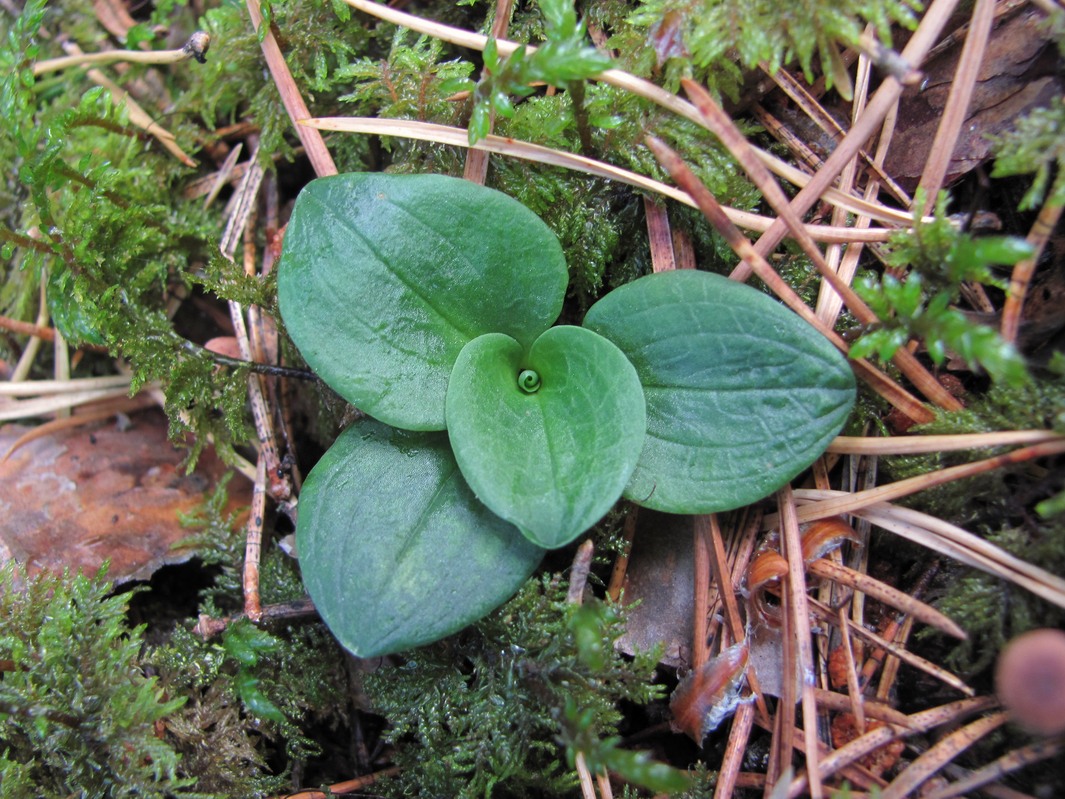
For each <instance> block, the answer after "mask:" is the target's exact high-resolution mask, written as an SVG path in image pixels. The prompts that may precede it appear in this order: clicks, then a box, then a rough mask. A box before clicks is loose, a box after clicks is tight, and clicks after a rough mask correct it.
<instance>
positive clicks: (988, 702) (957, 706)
mask: <svg viewBox="0 0 1065 799" xmlns="http://www.w3.org/2000/svg"><path fill="white" fill-rule="evenodd" d="M996 704H997V702H996V700H995V699H994V698H993V697H989V696H982V697H977V698H973V699H961V700H958V701H957V702H951V703H949V704H946V705H940V706H939V707H934V708H931V709H930V710H924V711H921V712H920V713H914V714H913V715H911V716H909V717H908V719H907V723H908V725H909V726H907V727H902V726H898V727H896V726H894V725H889V726H886V727H877V728H876V729H875V730H870V731H869V732H867V733H866V734H865V735H863V736H861V737H860V738H855V739H854V740H853V741H850V742H849V743H847V744H845V745H844V746H841V747H839V748H838V749H836V750H834V751H833V752H831V753H829V754H827V755H825V756H824V757H822V758H821V764H820V777H821V779H822V780H827V779H828V778H829V777H831V776H832V775H833V774H836V773H837V772H839V771H840V770H841V769H842V768H843V767H844V766H848V765H851V764H853V763H855V762H856V761H858V760H860V759H861V758H863V757H865V756H866V755H867V754H869V753H870V752H873V751H875V750H877V749H879V748H880V747H881V746H884V745H885V744H888V743H891V742H892V741H894V740H895V739H897V738H906V737H909V736H911V735H915V734H917V733H920V732H926V731H927V730H930V729H933V728H935V727H939V726H942V725H944V724H951V723H955V722H957V721H960V720H961V719H963V718H965V717H966V716H971V715H973V714H974V713H980V712H983V711H984V710H989V709H991V708H993V707H995V705H996ZM806 786H807V777H806V775H805V774H801V775H799V776H798V777H797V778H796V779H795V780H793V781H792V783H791V785H790V787H789V788H788V799H796V798H797V797H799V796H801V795H802V793H803V791H805V790H806Z"/></svg>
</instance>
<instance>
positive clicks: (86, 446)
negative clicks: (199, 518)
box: [0, 411, 251, 583]
mask: <svg viewBox="0 0 1065 799" xmlns="http://www.w3.org/2000/svg"><path fill="white" fill-rule="evenodd" d="M121 428H122V429H120V425H117V424H115V423H114V422H107V423H99V422H98V423H93V424H91V425H87V426H84V427H79V428H75V429H73V430H61V431H57V432H55V433H54V434H52V435H48V436H44V437H42V438H38V439H35V440H33V441H30V442H29V443H27V444H25V445H24V446H22V447H20V448H18V449H17V450H15V452H14V453H12V455H11V457H10V458H9V459H8V460H7V461H6V462H4V463H3V464H0V511H2V512H3V516H4V526H3V528H2V529H0V564H6V563H7V562H9V561H11V560H15V561H17V562H18V563H20V564H22V565H23V566H24V567H25V568H26V570H27V571H28V572H29V573H31V574H33V573H37V572H39V571H43V570H53V571H61V570H63V569H66V568H70V569H71V570H77V569H83V570H85V571H86V572H95V571H96V570H97V569H99V568H100V566H101V565H102V564H103V563H104V561H106V560H110V562H111V565H110V568H109V570H108V578H109V579H111V580H114V581H115V582H119V583H121V582H126V581H129V580H142V579H147V578H148V577H149V576H151V574H152V572H154V571H155V570H156V569H158V568H159V567H161V566H164V565H167V564H173V563H182V562H184V561H186V560H188V559H189V558H190V557H192V556H193V555H194V554H195V552H194V551H193V550H192V549H190V548H175V544H178V543H179V542H180V541H181V540H182V539H185V538H188V537H189V535H190V534H191V533H190V531H189V530H188V529H185V528H182V526H181V525H180V523H179V522H178V513H179V512H189V511H192V510H193V509H195V507H196V506H197V505H199V504H201V503H202V502H203V500H204V496H205V495H206V494H207V493H209V492H210V491H211V490H213V489H214V487H215V486H216V485H217V484H218V481H219V480H220V479H221V478H222V476H223V475H224V474H225V472H226V467H225V465H224V464H222V463H221V462H220V461H219V460H218V458H217V457H215V455H214V453H213V452H211V451H209V450H205V451H204V453H203V455H202V456H201V457H200V460H199V463H198V464H197V467H196V470H195V471H194V472H193V473H192V474H186V473H185V466H184V463H183V461H184V457H185V453H184V452H183V451H182V450H180V449H177V448H176V447H175V446H174V445H173V444H171V443H170V442H169V441H168V440H167V424H166V420H165V418H164V417H163V416H162V414H160V413H158V412H156V411H151V412H146V413H139V414H137V415H135V416H134V417H132V423H131V424H129V425H128V426H126V425H122V426H121ZM27 429H28V428H26V427H24V426H21V425H5V426H4V427H2V428H0V450H6V449H7V448H8V447H9V446H10V445H11V444H12V442H14V441H15V440H16V439H17V438H18V437H19V436H21V435H22V434H23V433H25V432H26V430H27ZM229 494H230V503H231V507H234V508H235V507H237V506H241V505H247V504H248V503H249V502H250V499H251V490H250V486H249V485H248V484H247V481H245V480H244V479H243V478H238V479H236V480H234V481H232V482H231V483H230V485H229Z"/></svg>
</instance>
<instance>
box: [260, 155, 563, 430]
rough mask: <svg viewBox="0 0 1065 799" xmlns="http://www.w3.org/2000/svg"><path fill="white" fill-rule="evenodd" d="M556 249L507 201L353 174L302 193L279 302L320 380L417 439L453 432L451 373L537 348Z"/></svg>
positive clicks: (416, 178)
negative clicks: (514, 345) (515, 346)
mask: <svg viewBox="0 0 1065 799" xmlns="http://www.w3.org/2000/svg"><path fill="white" fill-rule="evenodd" d="M568 279H569V273H568V271H567V268H566V262H565V259H564V256H563V254H562V248H561V247H560V245H559V243H558V240H557V239H556V238H555V235H554V234H553V233H552V232H551V230H550V228H548V227H547V225H545V224H544V223H543V222H542V221H541V220H540V219H539V217H537V216H536V215H535V214H533V213H532V211H530V210H529V209H527V208H526V207H525V206H523V205H522V204H521V203H519V202H518V201H517V200H514V199H512V198H510V197H508V196H507V195H505V194H502V193H501V192H498V191H494V190H492V189H487V188H484V187H483V186H477V185H475V184H473V183H471V182H469V181H467V180H460V179H458V178H449V177H445V176H442V175H382V174H370V173H366V174H349V175H336V176H333V177H327V178H320V179H318V180H314V181H312V182H311V183H310V184H308V185H307V187H306V188H304V189H303V191H302V192H300V195H299V197H298V198H297V200H296V205H295V208H294V209H293V211H292V218H291V220H290V221H289V224H288V229H287V231H286V233H285V245H284V254H283V258H282V259H281V264H280V266H279V273H278V287H277V288H278V302H279V304H280V308H281V315H282V317H284V320H285V326H286V327H287V329H288V332H289V335H290V336H291V337H292V340H293V341H294V342H295V343H296V346H297V347H299V350H300V353H301V354H302V355H303V357H304V359H305V360H306V361H307V363H308V364H309V365H310V366H311V368H312V369H314V371H315V372H316V373H317V374H318V375H319V376H320V377H321V378H322V379H323V380H324V381H325V382H326V383H328V384H329V386H330V387H331V388H332V389H333V390H334V391H336V392H338V393H339V394H340V395H341V396H343V397H344V398H345V399H347V400H348V401H349V402H351V403H353V404H354V405H356V406H357V407H359V408H361V409H362V410H364V411H365V412H366V413H368V414H370V415H372V416H374V417H375V418H377V419H380V420H381V421H383V422H387V423H388V424H391V425H394V426H396V427H402V428H405V429H408V430H442V429H443V428H444V393H445V391H446V389H447V380H448V376H449V375H450V374H451V367H452V365H453V364H454V362H455V358H456V357H458V354H459V351H460V350H461V349H462V348H463V346H465V345H466V343H467V342H468V341H470V340H471V339H474V338H476V337H477V336H480V335H482V334H484V333H490V332H499V333H506V334H508V335H510V336H512V337H514V338H515V339H517V340H519V341H521V342H523V343H525V344H531V343H532V341H533V340H534V339H535V338H536V337H537V336H538V335H539V334H540V333H542V332H543V331H544V330H545V329H546V328H547V327H548V326H549V325H551V324H552V323H553V322H554V321H555V319H556V318H557V317H558V314H559V312H560V310H561V308H562V300H563V298H564V296H565V292H566V284H567V281H568Z"/></svg>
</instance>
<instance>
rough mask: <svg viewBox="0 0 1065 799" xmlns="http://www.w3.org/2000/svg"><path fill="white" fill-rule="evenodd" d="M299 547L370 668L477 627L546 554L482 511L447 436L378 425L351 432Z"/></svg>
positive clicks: (316, 585) (332, 454) (300, 530)
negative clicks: (379, 659)
mask: <svg viewBox="0 0 1065 799" xmlns="http://www.w3.org/2000/svg"><path fill="white" fill-rule="evenodd" d="M296 547H297V550H298V552H299V559H300V569H301V571H302V573H303V582H304V585H305V586H306V587H307V591H308V593H309V594H310V595H311V599H313V600H314V604H315V607H316V608H317V609H318V612H319V613H320V614H321V616H322V619H323V620H324V621H325V623H326V624H327V625H328V626H329V629H330V630H332V632H333V634H334V635H335V636H336V637H337V640H339V641H340V643H341V644H343V645H344V647H346V648H347V649H348V650H350V651H351V652H352V653H354V654H355V655H358V656H360V657H373V656H376V655H383V654H387V653H390V652H398V651H401V650H404V649H409V648H411V647H414V646H419V645H421V644H425V643H429V642H431V641H435V640H437V639H439V638H442V637H444V636H445V635H449V634H451V633H453V632H456V631H457V630H459V629H461V628H462V627H465V626H466V625H467V624H469V623H471V622H473V621H476V620H477V619H479V618H481V617H482V616H484V615H485V614H486V613H488V612H489V611H491V610H493V609H494V608H496V607H497V606H499V605H500V604H502V603H503V602H504V601H505V600H506V599H508V598H509V597H510V596H511V595H512V594H513V593H514V592H515V591H516V590H517V589H518V588H519V587H520V586H521V584H522V583H523V582H524V581H525V580H526V579H527V578H528V577H529V575H530V574H532V572H533V569H535V568H536V565H537V564H538V563H539V562H540V558H541V557H542V555H543V550H541V549H540V548H539V547H536V546H533V545H532V544H531V543H529V541H527V540H526V539H525V538H524V537H523V536H522V535H521V533H520V532H519V531H518V530H517V528H515V527H514V526H513V525H510V524H508V523H507V522H505V521H503V520H502V519H500V518H499V517H498V516H496V515H495V514H494V513H492V512H491V511H490V510H488V508H486V507H485V506H484V505H482V504H481V503H480V502H478V501H477V499H476V497H474V495H473V492H472V491H470V488H469V486H467V485H466V481H465V480H463V478H462V475H461V473H460V472H459V469H458V466H457V465H456V463H455V459H454V457H453V456H452V454H451V448H450V446H448V441H447V436H446V435H444V434H443V433H410V432H406V431H400V430H393V429H389V428H387V427H385V426H384V425H380V424H377V423H376V422H373V421H371V420H363V421H361V422H357V423H356V424H354V425H352V426H351V427H349V428H348V429H347V430H345V431H344V433H343V434H342V435H341V436H340V437H339V438H338V439H337V440H336V443H334V444H333V446H332V447H331V448H330V449H329V451H328V452H326V454H325V456H324V457H323V458H322V459H321V460H320V461H319V462H318V464H317V465H316V466H315V467H314V469H312V470H311V473H310V474H309V475H308V476H307V480H306V482H305V483H304V485H303V491H302V493H301V494H300V504H299V523H298V525H297V527H296Z"/></svg>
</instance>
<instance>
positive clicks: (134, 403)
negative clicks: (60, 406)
mask: <svg viewBox="0 0 1065 799" xmlns="http://www.w3.org/2000/svg"><path fill="white" fill-rule="evenodd" d="M155 405H156V402H155V400H154V399H153V398H152V397H149V396H146V395H144V394H138V395H137V396H136V397H126V398H124V399H121V400H119V401H118V402H109V403H108V404H107V407H106V408H99V409H96V410H87V411H85V412H84V413H78V414H75V415H74V416H67V417H64V418H61V419H53V420H51V421H50V422H45V423H44V424H39V425H35V426H33V427H31V428H30V429H29V430H27V431H26V432H25V433H23V434H22V435H21V436H19V437H18V438H16V439H15V440H14V441H13V442H12V444H11V446H10V447H8V448H7V452H5V453H4V454H3V456H0V463H3V462H4V461H6V460H7V459H8V458H10V457H11V456H12V455H13V454H15V452H16V451H17V450H18V449H19V448H20V447H24V446H26V444H29V443H30V442H31V441H36V440H37V439H38V438H43V437H44V436H48V435H51V434H52V433H57V432H59V431H60V430H68V429H70V428H72V427H80V426H81V425H83V424H91V423H92V422H98V421H100V420H102V419H110V418H111V417H112V416H117V415H118V414H121V413H133V412H134V411H139V410H142V409H144V408H151V407H154V406H155Z"/></svg>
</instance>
